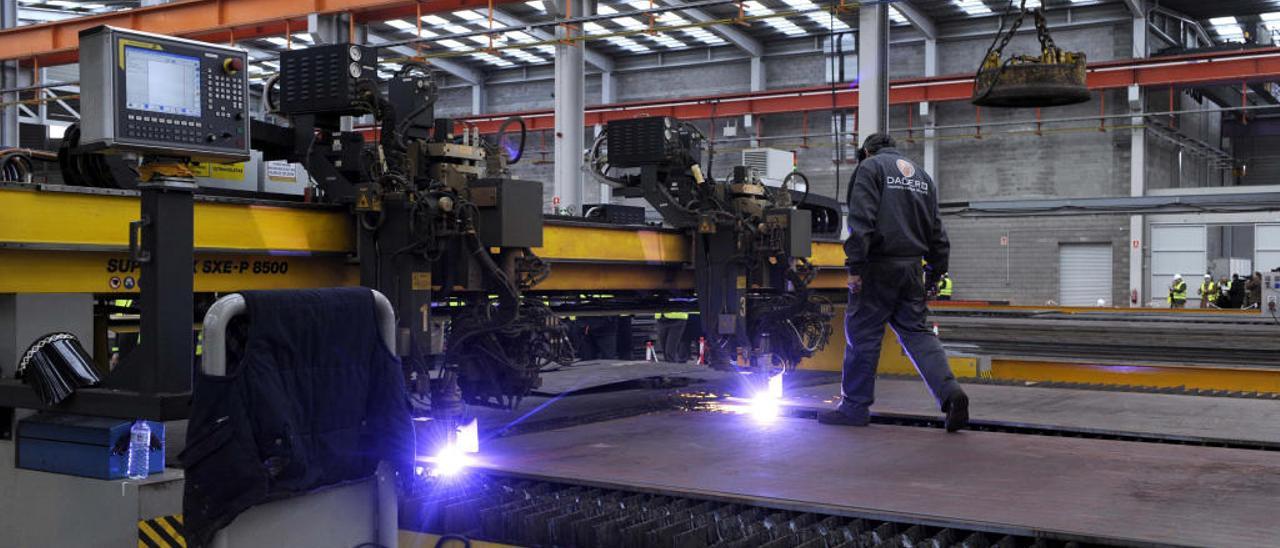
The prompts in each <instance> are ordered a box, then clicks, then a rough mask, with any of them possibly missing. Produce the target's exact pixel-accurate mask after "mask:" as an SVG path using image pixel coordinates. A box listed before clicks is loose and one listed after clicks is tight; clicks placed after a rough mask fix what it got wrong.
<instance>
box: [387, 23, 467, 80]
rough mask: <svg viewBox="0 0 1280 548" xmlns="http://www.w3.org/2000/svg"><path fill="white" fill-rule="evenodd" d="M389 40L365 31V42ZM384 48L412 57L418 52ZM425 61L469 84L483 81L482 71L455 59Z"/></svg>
mask: <svg viewBox="0 0 1280 548" xmlns="http://www.w3.org/2000/svg"><path fill="white" fill-rule="evenodd" d="M390 41H391V40H390V39H388V38H386V37H384V36H382V35H381V34H378V33H376V32H373V31H368V32H366V33H365V42H366V43H368V44H370V45H374V46H376V45H378V44H385V43H387V42H390ZM385 49H386V50H387V51H391V52H394V53H395V54H396V55H403V56H405V57H413V56H416V55H418V52H417V51H415V50H414V49H413V48H411V47H409V46H391V47H388V48H385ZM426 62H427V64H429V65H431V66H433V67H435V68H438V69H440V70H442V71H444V72H446V73H448V74H451V75H453V76H457V77H458V78H461V79H462V80H465V81H466V82H467V83H468V84H471V85H473V86H474V85H476V84H480V83H483V82H484V79H485V78H484V73H483V72H480V71H478V70H475V69H473V68H471V67H468V66H466V65H464V64H462V63H459V62H457V61H450V60H449V59H442V58H432V59H427V60H426Z"/></svg>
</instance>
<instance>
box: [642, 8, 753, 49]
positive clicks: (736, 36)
mask: <svg viewBox="0 0 1280 548" xmlns="http://www.w3.org/2000/svg"><path fill="white" fill-rule="evenodd" d="M662 3H663V4H666V5H668V6H680V5H683V4H684V2H683V0H662ZM683 13H684V14H685V15H687V16H689V18H691V19H693V20H694V21H697V22H699V23H708V22H711V21H716V20H718V19H719V18H718V17H715V16H713V15H711V14H709V13H707V12H705V11H702V10H701V9H698V8H688V9H685V10H683ZM711 32H714V33H716V34H719V35H720V36H721V37H723V38H724V39H725V40H728V41H729V42H731V43H733V45H735V46H738V47H739V48H741V49H742V51H745V52H747V53H748V54H750V55H751V56H752V57H761V56H763V55H764V44H762V43H760V41H759V40H756V39H755V38H752V37H751V35H749V34H747V33H745V32H742V31H740V30H738V29H735V28H733V27H731V26H729V25H712V26H711Z"/></svg>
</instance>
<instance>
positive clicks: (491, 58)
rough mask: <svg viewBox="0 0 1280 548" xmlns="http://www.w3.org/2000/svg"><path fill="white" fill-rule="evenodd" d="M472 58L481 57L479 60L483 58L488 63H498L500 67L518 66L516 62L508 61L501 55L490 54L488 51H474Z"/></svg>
mask: <svg viewBox="0 0 1280 548" xmlns="http://www.w3.org/2000/svg"><path fill="white" fill-rule="evenodd" d="M471 58H473V59H479V60H481V61H484V62H486V63H489V64H490V65H497V66H499V67H514V66H516V64H515V63H512V62H511V61H508V60H506V59H503V58H501V57H495V56H493V55H490V54H488V53H473V54H471Z"/></svg>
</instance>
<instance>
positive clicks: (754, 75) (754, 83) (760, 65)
mask: <svg viewBox="0 0 1280 548" xmlns="http://www.w3.org/2000/svg"><path fill="white" fill-rule="evenodd" d="M764 88H765V75H764V57H760V56H755V57H752V58H751V91H764ZM753 124H755V120H754V119H752V115H750V114H746V115H743V119H742V127H743V129H744V130H747V133H750V134H751V135H752V137H751V141H750V146H752V147H758V146H760V140H759V139H756V138H755V132H754V131H750V128H751V126H752V125H753Z"/></svg>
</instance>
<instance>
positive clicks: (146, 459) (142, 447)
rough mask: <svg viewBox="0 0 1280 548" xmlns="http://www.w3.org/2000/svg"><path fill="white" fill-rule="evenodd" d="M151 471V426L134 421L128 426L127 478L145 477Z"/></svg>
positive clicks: (143, 422) (138, 478)
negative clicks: (130, 426) (131, 425)
mask: <svg viewBox="0 0 1280 548" xmlns="http://www.w3.org/2000/svg"><path fill="white" fill-rule="evenodd" d="M150 471H151V427H150V426H147V421H134V423H133V427H132V428H129V479H133V480H140V479H147V473H149V472H150Z"/></svg>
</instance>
